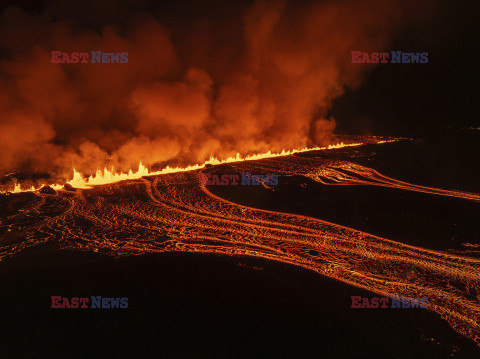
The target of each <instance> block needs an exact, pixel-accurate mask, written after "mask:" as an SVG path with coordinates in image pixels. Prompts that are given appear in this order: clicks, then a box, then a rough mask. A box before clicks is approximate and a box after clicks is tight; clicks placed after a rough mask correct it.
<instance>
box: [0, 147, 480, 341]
mask: <svg viewBox="0 0 480 359" xmlns="http://www.w3.org/2000/svg"><path fill="white" fill-rule="evenodd" d="M369 146H376V147H381V146H389V144H370V145H369ZM352 148H353V147H352ZM352 148H348V149H342V150H334V151H343V153H344V154H345V153H348V151H352ZM357 150H358V149H357ZM325 152H326V151H323V152H322V151H315V152H308V154H309V155H305V154H304V153H302V154H293V155H288V156H279V157H274V158H266V159H261V160H254V161H241V162H232V163H228V164H222V165H219V166H206V167H202V168H200V169H196V170H192V171H185V172H178V173H170V174H161V175H153V176H144V177H141V178H139V179H133V180H126V181H121V182H117V183H112V184H105V185H98V186H93V187H92V188H88V189H77V190H76V191H66V190H59V191H57V193H56V194H55V193H50V194H47V193H40V192H38V191H37V192H30V193H26V192H25V193H19V194H6V195H2V197H4V198H3V199H2V200H4V201H7V202H9V206H8V207H7V210H6V211H4V212H5V213H3V214H1V216H2V217H1V222H0V259H4V258H6V257H11V256H14V255H15V254H16V253H19V252H20V251H22V250H23V249H25V248H27V247H31V246H36V245H39V244H45V243H55V245H56V246H58V248H59V249H68V250H78V251H93V252H101V253H107V254H109V255H112V256H116V257H120V256H128V255H138V254H144V253H152V252H173V251H180V252H197V253H215V254H219V255H225V256H253V257H259V258H263V259H268V260H273V261H280V262H284V263H288V264H292V265H296V266H300V267H303V268H306V269H308V270H312V271H315V272H317V273H318V274H320V275H323V276H328V277H331V278H334V279H336V280H338V281H341V282H344V283H347V284H349V285H352V286H356V287H360V288H363V289H367V290H370V291H372V292H374V293H376V294H378V295H379V296H386V297H393V296H402V297H411V298H417V297H428V300H429V308H428V310H431V311H434V312H436V313H437V314H438V315H440V316H441V317H443V318H444V319H445V320H447V321H448V323H449V324H450V325H451V326H452V327H453V328H454V329H455V330H456V331H457V332H459V333H461V334H462V335H464V336H466V337H468V338H470V339H471V340H473V341H475V342H476V343H477V345H480V324H479V321H478V318H479V317H480V274H479V273H480V259H478V258H479V256H478V255H476V254H475V253H473V254H472V253H471V252H467V251H465V252H462V251H453V250H452V251H450V250H443V249H438V248H425V247H423V246H416V245H412V244H411V243H403V242H401V241H398V240H393V239H389V238H386V237H383V236H380V235H378V234H370V233H367V232H365V231H363V230H359V229H355V228H353V227H354V226H353V225H352V228H351V227H348V226H345V225H339V224H335V223H332V222H330V221H327V220H323V219H321V218H315V217H313V216H306V215H304V214H302V215H300V214H295V213H286V212H288V211H285V210H283V209H282V211H281V212H277V211H272V210H266V209H265V208H263V209H260V208H253V207H251V206H247V205H245V204H239V203H238V202H240V201H236V200H235V199H232V198H231V197H229V195H228V193H224V192H225V191H223V189H221V188H220V186H210V185H208V186H207V185H205V184H204V182H203V181H202V178H203V177H202V173H206V172H210V173H214V172H215V173H253V174H256V173H258V174H277V175H278V176H279V184H278V185H277V186H272V185H270V186H268V185H260V186H256V187H259V188H258V189H256V191H260V192H261V193H263V194H266V195H274V194H275V193H276V191H277V192H278V191H280V190H281V188H282V186H283V185H284V183H285V180H286V179H287V180H288V179H292V178H297V179H298V178H300V179H301V180H300V181H299V183H300V182H301V184H299V186H301V185H302V183H309V186H311V185H312V184H313V185H314V186H317V187H321V188H322V189H323V190H324V191H329V189H333V188H337V189H341V187H340V186H342V188H344V187H351V188H353V187H354V188H356V189H358V190H359V191H361V190H362V189H367V188H373V187H375V188H378V189H380V188H382V190H384V191H394V192H395V193H400V192H401V193H407V192H408V193H412V194H415V195H420V193H421V196H423V197H422V198H425V200H428V198H443V199H445V200H454V201H456V202H455V203H458V201H460V202H462V203H465V205H473V206H477V204H478V202H480V195H478V194H474V193H467V192H461V191H453V190H444V189H438V188H431V187H427V186H421V185H415V184H411V183H408V182H404V181H400V180H396V179H394V178H390V177H387V176H386V175H384V174H382V173H380V171H377V170H374V169H372V168H369V167H366V166H364V165H363V164H362V165H361V164H358V163H356V161H355V158H351V159H350V160H351V161H348V160H342V159H339V158H335V156H334V155H332V151H330V152H329V153H330V154H329V155H328V156H324V155H323V153H325ZM302 181H303V182H302ZM224 187H225V186H224ZM247 187H248V188H247ZM251 187H253V186H237V188H236V189H235V190H237V191H238V190H245V191H249V190H250V188H251ZM222 191H223V192H222ZM227 192H228V191H227ZM260 192H258V193H260ZM245 193H247V192H245ZM255 193H257V192H255ZM263 194H262V195H263ZM255 195H257V194H255ZM292 195H293V196H295V194H292ZM293 200H295V198H294V199H293ZM313 200H315V199H313ZM235 202H237V203H235ZM318 206H322V203H320V201H319V203H318ZM352 206H355V203H354V201H353V200H352ZM477 209H478V208H477ZM479 213H480V212H479ZM404 242H407V241H404ZM472 246H473V248H477V247H476V246H477V245H476V244H470V247H468V248H472Z"/></svg>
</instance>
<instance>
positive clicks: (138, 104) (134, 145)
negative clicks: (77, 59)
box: [0, 0, 406, 178]
mask: <svg viewBox="0 0 480 359" xmlns="http://www.w3.org/2000/svg"><path fill="white" fill-rule="evenodd" d="M405 3H406V2H401V1H398V2H397V1H386V0H371V1H362V2H358V1H354V0H351V1H348V0H347V1H323V2H317V3H314V4H309V3H303V4H297V3H293V2H292V3H286V2H283V1H257V2H255V3H254V4H253V5H252V6H250V7H245V9H244V11H243V12H242V13H240V14H239V15H238V16H239V17H240V21H238V22H235V21H232V22H231V23H230V24H225V21H224V22H221V23H216V22H215V20H211V21H210V20H207V19H198V20H197V19H192V21H191V26H189V27H185V26H184V27H182V31H178V29H175V28H168V27H166V26H163V25H162V24H161V23H160V22H159V21H158V20H156V19H155V18H154V17H153V16H151V15H147V14H146V13H142V12H134V11H133V12H131V13H128V12H125V14H123V16H124V19H123V23H122V26H106V27H103V28H101V29H100V30H99V29H95V28H94V27H91V28H89V27H88V26H78V24H75V22H74V21H70V20H69V18H68V17H63V18H61V19H60V20H59V19H58V17H57V16H55V13H54V10H49V11H45V12H44V13H43V14H40V15H38V14H37V15H31V14H28V13H26V12H25V11H23V10H22V9H20V8H18V7H10V8H7V9H6V10H5V11H4V12H3V14H2V15H1V17H0V50H1V52H0V55H1V64H0V174H5V173H8V172H11V171H15V170H38V171H46V172H49V173H52V174H54V175H55V176H56V177H63V178H69V177H70V175H71V170H72V167H75V168H76V169H78V170H79V171H81V172H83V173H87V174H89V173H92V172H94V171H95V170H96V169H97V168H103V167H104V166H109V167H110V166H114V167H115V168H116V169H119V170H124V171H125V170H128V169H130V168H136V167H137V166H138V163H139V161H142V162H143V163H144V164H145V165H147V166H149V167H152V166H158V165H159V164H162V163H166V162H167V163H172V162H177V163H178V164H190V163H196V162H199V161H203V160H205V159H207V158H208V157H210V156H212V155H214V156H218V157H224V156H230V155H233V154H235V153H237V152H240V153H242V154H249V153H253V152H262V151H268V150H272V151H279V150H281V149H283V148H286V149H290V148H296V147H303V146H305V145H314V144H326V143H327V142H329V141H331V139H332V133H333V130H334V128H335V122H334V119H332V118H327V117H326V114H327V111H328V109H329V107H330V105H331V102H332V100H333V99H334V98H335V97H336V96H339V95H340V94H342V92H343V89H344V88H345V87H346V86H349V87H355V86H357V85H358V84H359V83H360V81H361V78H362V76H363V74H364V73H365V71H368V69H369V68H370V66H373V65H360V64H351V63H350V59H351V58H350V51H351V50H363V51H381V50H385V49H386V47H387V46H388V41H389V39H390V38H391V36H392V32H393V31H395V30H396V29H397V28H398V26H399V25H400V24H401V22H403V21H404V19H405V15H404V12H403V10H404V8H405V7H406V5H405ZM70 15H71V16H74V14H70ZM236 26H237V27H238V26H241V27H242V28H240V29H233V27H236ZM237 34H239V36H237ZM230 35H231V36H230ZM226 39H227V40H226ZM53 50H58V51H63V52H69V53H71V52H90V51H92V50H100V51H103V52H128V63H126V64H91V63H88V64H81V63H80V64H55V63H51V54H50V52H51V51H53ZM387 50H388V49H387Z"/></svg>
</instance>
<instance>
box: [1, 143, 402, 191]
mask: <svg viewBox="0 0 480 359" xmlns="http://www.w3.org/2000/svg"><path fill="white" fill-rule="evenodd" d="M398 140H399V139H393V140H380V141H378V140H377V141H376V142H375V143H377V144H381V143H388V142H395V141H398ZM365 144H367V143H366V142H355V143H343V142H340V143H337V144H334V145H328V146H326V147H304V148H301V149H293V150H282V151H281V152H277V153H272V152H271V151H268V152H265V153H259V154H253V155H247V156H245V157H243V156H242V155H240V154H239V153H237V155H236V156H232V157H229V158H226V159H221V160H219V159H217V158H215V157H210V159H208V160H206V161H205V162H204V163H202V164H194V165H190V166H187V167H170V166H167V167H165V168H163V169H161V170H160V171H154V172H150V171H149V170H148V168H147V167H145V166H144V165H143V164H142V163H141V162H140V163H139V165H138V170H137V171H136V172H133V171H132V170H130V171H129V172H128V173H123V172H120V173H116V172H114V169H112V170H109V169H107V168H104V169H103V171H102V170H100V169H98V170H97V172H96V173H95V175H91V176H89V177H88V178H85V177H84V176H83V175H82V174H81V173H80V172H78V171H77V170H76V169H75V168H73V178H72V179H71V180H70V181H68V182H67V183H68V184H69V185H71V186H72V187H75V188H83V189H88V188H92V186H96V185H103V184H109V183H116V182H120V181H125V180H134V179H139V178H142V177H144V176H157V175H162V174H167V173H176V172H186V171H195V170H199V169H202V168H205V166H206V165H220V164H224V163H232V162H242V161H255V160H260V159H264V158H273V157H281V156H290V155H293V154H295V153H302V152H309V151H318V150H330V149H336V148H344V147H354V146H362V145H365ZM50 187H52V188H53V189H54V190H60V189H62V188H63V185H61V184H55V185H51V186H50ZM41 188H42V187H40V188H37V189H36V188H35V187H33V186H32V187H30V188H28V189H22V188H21V186H20V184H19V183H16V184H15V187H14V189H13V190H12V191H4V192H0V193H20V192H34V191H37V190H39V189H41Z"/></svg>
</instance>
